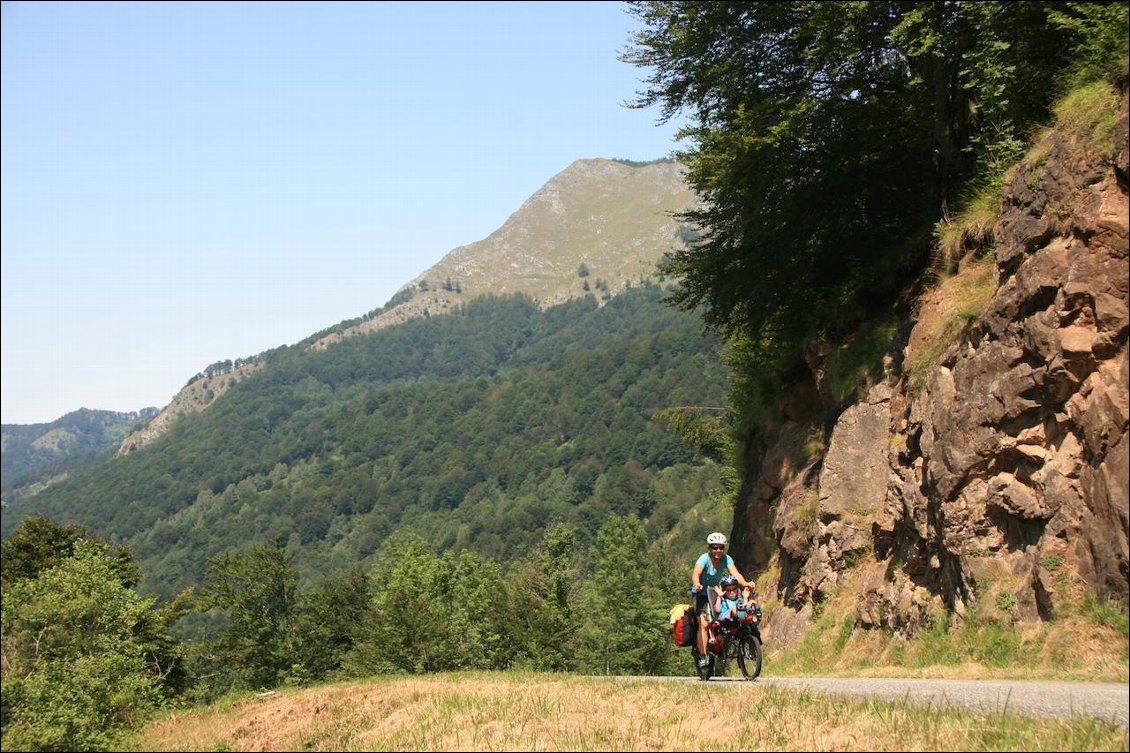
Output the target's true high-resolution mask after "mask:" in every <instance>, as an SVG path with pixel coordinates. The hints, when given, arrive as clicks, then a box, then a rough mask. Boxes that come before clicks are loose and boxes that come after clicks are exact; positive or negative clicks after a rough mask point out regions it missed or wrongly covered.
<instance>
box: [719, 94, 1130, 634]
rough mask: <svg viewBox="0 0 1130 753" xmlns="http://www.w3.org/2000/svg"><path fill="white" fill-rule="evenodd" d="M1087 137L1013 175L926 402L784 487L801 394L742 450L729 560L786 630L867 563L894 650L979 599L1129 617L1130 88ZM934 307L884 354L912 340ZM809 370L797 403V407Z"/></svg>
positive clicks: (844, 444) (790, 476)
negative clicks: (781, 609) (1109, 601)
mask: <svg viewBox="0 0 1130 753" xmlns="http://www.w3.org/2000/svg"><path fill="white" fill-rule="evenodd" d="M1091 139H1093V134H1083V135H1079V134H1072V133H1070V132H1066V131H1064V130H1055V131H1052V132H1050V133H1049V134H1048V135H1047V136H1045V137H1044V139H1043V141H1042V142H1041V143H1039V144H1037V145H1036V146H1035V147H1034V149H1033V151H1032V156H1031V157H1030V159H1029V160H1028V161H1026V162H1025V163H1024V164H1022V165H1021V167H1020V168H1019V169H1018V170H1017V171H1016V172H1015V174H1014V176H1013V177H1012V180H1011V182H1010V183H1009V185H1008V186H1007V188H1006V191H1005V195H1004V198H1003V202H1002V212H1001V216H1000V219H999V221H998V222H997V225H996V227H995V229H994V237H995V243H996V246H995V249H994V251H995V279H991V280H990V281H991V282H995V287H996V291H995V293H993V294H992V297H991V299H990V300H989V303H988V305H987V306H986V307H985V308H984V310H983V312H981V313H980V314H979V315H978V316H976V318H974V319H973V320H972V321H970V322H969V323H968V324H967V326H965V327H964V330H963V332H962V334H961V336H960V337H959V338H956V339H955V341H954V342H953V343H952V344H951V345H950V346H949V347H948V349H947V350H945V351H944V352H943V353H942V354H941V356H940V358H939V359H938V360H937V362H936V363H935V365H934V366H933V367H932V368H931V369H930V370H929V372H928V374H927V376H926V378H925V379H924V380H923V383H922V384H921V386H911V385H910V383H909V380H907V379H905V378H902V379H897V380H896V378H888V379H887V380H885V381H882V382H880V383H879V384H877V385H875V386H874V387H873V388H872V389H871V390H870V392H869V393H868V394H867V395H865V396H864V397H862V398H861V399H860V400H858V401H857V402H856V403H855V404H854V405H851V406H850V407H847V408H846V410H843V411H842V413H840V414H839V415H838V417H837V418H836V420H835V421H834V422H833V425H832V428H831V430H830V431H827V432H826V435H827V438H828V439H827V447H826V448H825V449H823V450H822V451H818V452H815V453H812V456H811V457H808V458H807V459H805V458H803V457H802V458H800V459H797V460H795V461H794V462H793V465H792V467H793V468H794V469H795V472H791V473H783V472H782V463H781V460H780V459H781V458H783V457H796V455H797V453H796V448H797V436H798V435H803V434H804V432H805V428H804V427H805V426H808V427H817V426H819V421H812V420H811V417H808V418H801V419H800V420H798V418H797V417H796V415H795V413H796V411H795V409H793V408H789V407H788V406H789V405H793V404H795V403H796V402H797V399H796V394H793V395H789V396H786V397H785V398H783V400H782V408H783V412H784V414H785V419H786V420H785V422H784V424H783V425H782V427H781V428H778V429H777V430H775V431H774V433H773V434H772V435H771V436H765V437H761V438H759V441H758V440H755V441H753V442H751V447H756V448H758V449H757V450H756V451H754V452H751V454H750V457H749V458H748V460H749V473H750V480H749V481H748V482H747V484H746V488H744V489H743V491H742V495H741V499H740V500H739V503H738V510H737V516H736V520H735V550H736V551H735V554H737V556H738V557H739V559H744V560H745V561H746V562H748V563H750V565H752V567H753V569H755V570H759V569H762V568H763V567H764V565H765V564H766V563H767V562H768V561H769V560H770V559H772V558H776V561H777V562H778V564H779V571H780V578H779V582H778V583H777V584H776V588H777V593H778V596H779V597H780V598H781V600H782V601H783V602H784V603H785V604H787V605H789V606H791V607H792V608H793V609H792V616H791V617H790V618H789V619H790V620H791V621H792V622H795V619H796V615H801V614H804V613H805V611H806V610H807V609H808V606H809V604H810V603H815V602H819V601H821V600H822V599H824V598H825V597H826V596H827V595H828V594H829V592H830V591H831V589H832V588H834V587H835V586H836V585H837V584H838V583H839V582H841V579H842V576H843V573H844V572H845V571H846V570H847V569H848V568H852V567H855V566H858V565H859V564H860V563H863V564H864V565H866V567H864V568H863V570H862V571H861V572H862V573H863V574H862V576H861V577H860V578H859V580H858V582H860V583H861V586H860V590H859V592H858V597H857V602H856V625H857V626H859V627H865V628H884V629H888V630H892V631H895V632H899V633H903V634H906V635H913V634H914V633H916V632H918V631H919V630H921V629H923V628H925V627H928V626H929V625H931V624H932V623H933V621H934V620H935V619H936V616H937V614H938V613H939V610H942V609H945V610H948V611H949V612H950V614H951V615H952V616H953V617H954V618H955V624H960V622H961V620H962V619H963V617H964V616H965V615H966V614H967V610H968V609H970V608H972V607H974V606H976V605H977V602H978V599H979V598H980V597H981V596H982V595H983V594H985V593H986V592H987V590H988V589H989V587H990V585H991V586H992V588H993V590H994V592H995V593H998V594H999V593H1001V591H1002V590H1006V591H1010V592H1011V596H1008V597H1007V598H1005V599H1000V600H999V601H1001V603H1009V604H1015V605H1016V607H1015V612H1014V614H1013V617H1014V618H1015V619H1020V620H1036V619H1046V618H1048V617H1049V616H1051V615H1052V614H1053V613H1054V612H1055V610H1056V608H1057V604H1059V603H1060V601H1061V600H1064V599H1069V598H1077V597H1078V594H1079V593H1080V592H1081V591H1086V590H1093V591H1094V592H1095V593H1096V594H1097V595H1098V596H1099V597H1100V598H1102V597H1111V598H1115V599H1118V600H1120V601H1121V602H1122V603H1123V604H1124V605H1125V604H1126V602H1127V598H1128V588H1130V577H1128V562H1130V553H1128V536H1130V526H1128V521H1127V518H1128V515H1127V508H1128V503H1127V499H1128V483H1127V476H1128V460H1127V452H1128V442H1127V425H1128V418H1130V407H1128V399H1127V385H1128V384H1130V380H1128V376H1127V363H1128V355H1127V332H1128V316H1127V311H1128V309H1130V294H1128V293H1130V291H1128V287H1130V286H1128V274H1127V225H1128V222H1127V164H1126V160H1127V152H1128V149H1127V105H1126V95H1125V90H1124V91H1123V96H1122V107H1121V117H1120V120H1119V122H1118V125H1117V128H1116V129H1115V131H1114V139H1115V143H1114V144H1110V143H1109V142H1108V143H1106V144H1101V145H1099V147H1096V146H1095V145H1094V143H1093V140H1091ZM1112 147H1113V148H1112ZM1112 155H1113V156H1112ZM984 251H985V250H982V251H981V253H984ZM987 258H992V257H991V256H990V257H987ZM930 306H931V303H930V301H929V299H926V300H925V302H924V303H923V305H922V307H921V308H920V309H919V317H918V320H917V321H916V322H915V323H913V326H914V329H913V330H911V331H910V332H909V333H908V337H907V342H908V343H909V345H908V350H907V352H905V353H894V354H893V355H894V356H896V357H898V356H903V355H904V356H907V357H909V355H910V352H911V351H913V350H914V349H915V348H917V347H919V346H920V344H921V343H922V342H923V340H924V337H923V331H924V328H925V327H926V326H928V322H927V320H928V319H929V318H930V315H931V311H930V308H929V307H930ZM825 352H826V349H825ZM821 358H822V353H820V352H817V353H816V355H815V358H814V359H812V362H810V364H809V365H810V367H812V371H813V375H812V378H811V379H810V380H808V381H807V382H805V383H803V384H801V385H798V386H796V387H795V389H794V392H795V393H797V394H800V393H803V394H804V395H807V396H808V399H809V400H813V399H817V400H819V398H818V397H817V396H822V390H821V387H820V381H821V375H820V362H821ZM896 376H897V375H896ZM819 403H820V405H821V408H822V409H823V410H825V411H828V410H832V411H837V410H839V407H837V406H830V405H829V404H828V401H827V399H826V398H825V399H824V400H820V401H819ZM825 415H827V414H826V413H825ZM867 563H870V564H867ZM790 624H791V623H790ZM769 627H770V629H772V627H773V625H772V623H770V625H769ZM783 627H784V625H783ZM793 632H796V631H795V625H794V626H792V627H790V628H787V629H785V633H786V634H789V633H793Z"/></svg>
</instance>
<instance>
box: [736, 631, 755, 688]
mask: <svg viewBox="0 0 1130 753" xmlns="http://www.w3.org/2000/svg"><path fill="white" fill-rule="evenodd" d="M738 666H739V667H741V670H742V677H744V678H745V679H747V680H753V679H755V678H756V677H757V676H758V675H759V674H761V639H760V638H758V637H757V636H756V635H743V636H741V637H740V638H739V639H738Z"/></svg>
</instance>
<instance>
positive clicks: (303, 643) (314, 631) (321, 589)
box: [290, 567, 370, 681]
mask: <svg viewBox="0 0 1130 753" xmlns="http://www.w3.org/2000/svg"><path fill="white" fill-rule="evenodd" d="M369 598H370V593H369V578H368V576H366V575H365V573H364V572H362V571H361V569H360V568H357V567H351V568H349V569H348V570H344V571H342V572H341V573H338V574H336V575H332V576H329V577H327V578H325V579H324V580H323V581H322V582H321V583H319V584H318V586H317V587H316V588H314V589H313V590H312V591H310V592H308V593H305V594H302V595H301V596H299V599H298V606H297V609H296V616H295V619H294V630H293V636H294V637H293V641H292V644H293V650H292V653H291V657H292V661H293V664H292V666H291V669H290V673H291V676H292V677H294V679H298V680H303V681H319V680H325V679H326V678H328V677H330V676H331V675H332V674H333V673H334V672H336V671H338V670H340V669H341V666H342V663H343V661H344V659H345V656H346V654H348V653H349V651H350V650H351V649H352V648H353V645H354V643H355V642H356V641H357V639H358V637H359V635H360V630H361V622H362V617H363V616H364V614H365V610H366V609H367V608H368V606H369Z"/></svg>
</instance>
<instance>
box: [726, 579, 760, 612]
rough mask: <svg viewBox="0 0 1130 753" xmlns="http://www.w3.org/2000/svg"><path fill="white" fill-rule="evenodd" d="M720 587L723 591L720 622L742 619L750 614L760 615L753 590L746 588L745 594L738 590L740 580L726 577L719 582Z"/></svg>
mask: <svg viewBox="0 0 1130 753" xmlns="http://www.w3.org/2000/svg"><path fill="white" fill-rule="evenodd" d="M718 586H719V588H721V589H722V597H721V599H719V601H718V621H719V622H721V621H722V620H737V619H741V618H742V617H745V616H746V614H748V613H754V614H758V613H760V611H761V610H760V608H759V607H758V606H757V602H756V601H755V600H754V598H753V589H752V588H751V587H749V586H746V588H745V592H744V593H742V592H740V591H739V590H738V579H737V578H735V577H734V576H732V575H727V576H724V577H723V578H722V580H720V581H719V582H718ZM759 616H760V615H759Z"/></svg>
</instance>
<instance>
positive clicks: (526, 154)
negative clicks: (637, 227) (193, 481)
mask: <svg viewBox="0 0 1130 753" xmlns="http://www.w3.org/2000/svg"><path fill="white" fill-rule="evenodd" d="M2 12H3V19H2V25H0V31H2V34H3V46H2V63H3V64H2V71H0V73H2V89H0V91H2V97H3V102H2V105H3V107H2V109H3V112H2V119H0V129H2V155H0V158H2V159H0V172H2V176H3V186H2V201H3V217H2V222H0V234H2V241H3V246H2V251H3V274H2V278H3V279H2V285H3V317H2V327H3V332H2V340H0V345H2V349H3V362H2V380H0V381H2V392H0V394H2V398H3V410H2V413H3V416H2V421H3V423H18V424H29V423H41V422H48V421H52V420H54V419H56V418H59V417H61V416H62V415H64V414H66V413H68V412H70V411H72V410H76V409H78V408H80V407H86V408H97V409H104V410H117V411H128V410H138V409H141V408H144V407H147V406H151V405H152V406H158V407H164V406H165V405H166V404H167V403H168V402H169V401H170V400H171V399H172V397H173V396H174V395H175V394H176V393H177V391H178V390H179V389H180V388H181V387H182V386H183V385H184V384H185V382H186V381H187V380H188V379H189V378H190V377H191V376H192V375H193V374H195V373H197V372H199V371H201V370H203V369H204V368H205V367H206V366H208V365H209V364H211V363H213V362H215V361H219V360H224V359H227V358H232V359H234V358H239V357H245V356H251V355H254V354H256V353H260V352H262V351H264V350H267V349H269V348H273V347H276V346H279V345H289V344H293V343H295V342H297V341H299V340H301V339H303V338H304V337H306V336H307V335H310V334H312V333H313V332H315V331H318V330H320V329H323V328H325V327H328V326H331V325H333V324H336V323H338V322H340V321H342V320H343V319H349V318H353V317H356V316H360V315H361V314H363V313H365V312H367V311H370V310H372V309H374V308H376V307H378V306H381V305H383V304H384V303H385V302H387V301H388V299H389V298H390V297H391V296H392V295H393V294H394V293H395V292H396V291H397V290H398V289H399V288H400V287H401V286H402V285H404V284H405V283H407V282H408V281H409V280H411V279H412V278H413V277H415V276H416V275H418V274H419V273H421V272H423V271H424V270H425V269H427V268H428V267H430V266H431V265H432V264H434V263H435V262H436V261H438V260H439V259H440V258H442V257H443V256H444V255H445V254H446V253H447V252H448V251H450V250H451V249H453V248H455V247H456V246H460V245H464V244H467V243H471V242H474V241H476V240H479V239H481V238H484V237H486V236H487V235H489V234H490V233H491V232H492V231H494V230H495V229H496V228H498V227H499V226H500V225H501V224H502V223H503V222H505V221H506V218H507V217H508V216H509V215H510V214H511V213H512V212H514V211H515V210H517V209H518V207H519V206H520V205H521V204H522V202H523V201H524V200H525V199H526V198H527V197H529V196H530V195H531V194H532V193H534V191H536V190H537V189H538V188H540V187H541V186H542V185H543V184H544V183H545V182H546V181H548V180H549V179H550V178H552V177H553V176H554V175H555V174H557V173H558V172H560V171H561V170H564V169H565V168H566V167H568V165H569V164H570V163H571V162H573V161H574V160H576V159H581V158H588V157H611V158H624V159H632V160H650V159H657V158H660V157H665V156H668V155H669V154H670V152H671V151H672V150H673V149H674V148H675V146H676V144H675V142H674V140H673V137H674V132H675V128H676V127H675V125H674V124H669V125H665V126H659V125H657V119H658V112H657V111H656V110H632V109H629V108H627V107H625V106H624V102H626V101H627V100H630V99H631V98H632V97H633V96H634V94H635V93H636V91H637V90H638V89H639V88H640V87H641V83H640V82H641V79H642V78H643V77H644V76H645V75H646V71H644V70H641V69H638V68H635V67H633V66H631V65H628V64H627V63H622V62H620V61H619V60H618V59H617V56H618V54H619V53H621V52H622V51H623V50H624V49H625V47H626V46H627V44H628V43H629V40H630V35H631V30H632V29H633V28H634V20H633V19H632V17H631V16H629V15H628V14H627V12H626V11H625V6H624V5H623V4H622V3H619V2H563V3H556V2H553V3H550V2H503V3H484V2H458V3H410V2H379V3H340V4H336V3H330V2H319V3H271V2H254V3H223V2H201V3H165V2H125V3H99V2H78V3H47V2H6V1H5V2H4V3H3V4H2Z"/></svg>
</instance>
